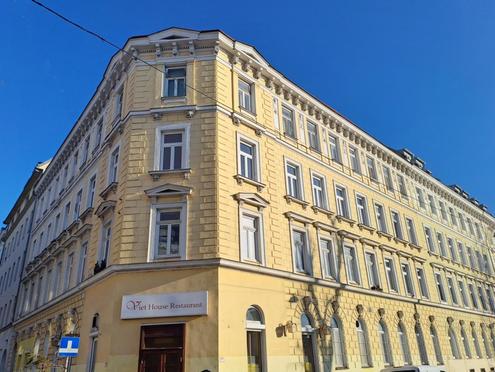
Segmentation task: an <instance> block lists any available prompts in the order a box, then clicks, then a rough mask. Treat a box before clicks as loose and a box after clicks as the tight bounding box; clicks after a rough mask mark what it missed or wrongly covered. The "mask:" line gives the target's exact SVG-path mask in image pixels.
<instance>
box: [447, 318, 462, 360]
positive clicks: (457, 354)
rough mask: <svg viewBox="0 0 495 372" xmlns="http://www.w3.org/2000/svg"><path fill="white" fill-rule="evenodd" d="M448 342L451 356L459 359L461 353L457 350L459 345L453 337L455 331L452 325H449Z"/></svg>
mask: <svg viewBox="0 0 495 372" xmlns="http://www.w3.org/2000/svg"><path fill="white" fill-rule="evenodd" d="M448 336H449V343H450V349H451V350H452V356H453V357H454V359H461V354H460V352H459V345H458V344H457V338H456V337H455V332H454V329H453V328H452V326H449V332H448Z"/></svg>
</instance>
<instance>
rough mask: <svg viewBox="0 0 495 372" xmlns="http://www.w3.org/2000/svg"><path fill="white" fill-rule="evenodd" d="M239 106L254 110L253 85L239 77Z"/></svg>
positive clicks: (250, 110)
mask: <svg viewBox="0 0 495 372" xmlns="http://www.w3.org/2000/svg"><path fill="white" fill-rule="evenodd" d="M239 106H240V107H241V108H243V109H244V110H246V111H249V112H254V105H253V85H252V84H249V83H247V82H245V81H244V80H240V79H239Z"/></svg>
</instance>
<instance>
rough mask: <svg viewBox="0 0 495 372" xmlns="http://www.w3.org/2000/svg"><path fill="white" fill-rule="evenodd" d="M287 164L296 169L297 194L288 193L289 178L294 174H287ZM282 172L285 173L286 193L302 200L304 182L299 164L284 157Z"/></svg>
mask: <svg viewBox="0 0 495 372" xmlns="http://www.w3.org/2000/svg"><path fill="white" fill-rule="evenodd" d="M288 165H290V166H292V167H295V168H296V169H297V176H296V177H295V179H296V182H297V186H298V188H299V195H296V196H294V195H291V193H289V190H290V186H289V178H294V176H293V175H290V176H289V173H288V172H287V166H288ZM284 173H285V187H286V194H287V195H288V196H290V197H292V198H295V199H299V200H304V182H303V172H302V167H301V164H299V163H297V162H295V161H293V160H290V159H287V158H286V159H284Z"/></svg>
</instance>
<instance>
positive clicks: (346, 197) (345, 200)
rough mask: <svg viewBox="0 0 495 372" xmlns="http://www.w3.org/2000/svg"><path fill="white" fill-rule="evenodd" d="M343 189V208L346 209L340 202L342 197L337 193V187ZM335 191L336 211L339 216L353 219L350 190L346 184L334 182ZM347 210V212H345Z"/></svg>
mask: <svg viewBox="0 0 495 372" xmlns="http://www.w3.org/2000/svg"><path fill="white" fill-rule="evenodd" d="M338 188H339V189H342V190H343V192H344V196H343V198H342V202H343V204H342V206H343V208H345V209H344V210H341V209H342V207H341V204H340V203H339V200H340V199H341V197H339V196H338V195H337V189H338ZM334 192H335V213H336V214H337V215H338V216H342V217H344V218H348V219H351V218H352V213H351V208H350V204H349V192H348V190H347V187H345V186H344V185H341V184H339V183H335V182H334ZM345 212H347V213H345Z"/></svg>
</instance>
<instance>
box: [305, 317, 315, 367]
mask: <svg viewBox="0 0 495 372" xmlns="http://www.w3.org/2000/svg"><path fill="white" fill-rule="evenodd" d="M301 332H302V344H303V353H304V370H305V371H316V368H317V367H316V366H317V361H316V356H317V353H316V334H315V329H314V327H313V322H312V321H311V318H310V317H309V315H308V314H306V313H303V314H302V315H301Z"/></svg>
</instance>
